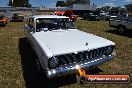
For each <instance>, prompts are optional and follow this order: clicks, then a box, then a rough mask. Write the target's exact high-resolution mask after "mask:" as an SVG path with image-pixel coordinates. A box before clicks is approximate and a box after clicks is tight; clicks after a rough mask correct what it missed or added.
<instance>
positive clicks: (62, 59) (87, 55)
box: [55, 47, 108, 67]
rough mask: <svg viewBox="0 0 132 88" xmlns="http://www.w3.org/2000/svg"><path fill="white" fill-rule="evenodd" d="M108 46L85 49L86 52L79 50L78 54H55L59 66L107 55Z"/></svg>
mask: <svg viewBox="0 0 132 88" xmlns="http://www.w3.org/2000/svg"><path fill="white" fill-rule="evenodd" d="M107 48H108V47H103V48H98V49H94V50H90V51H84V52H78V53H77V54H75V53H71V54H65V55H59V56H55V57H56V58H58V59H59V65H58V67H59V66H64V65H69V64H73V63H81V62H84V61H90V60H92V59H95V58H98V57H102V56H103V55H105V52H106V49H107Z"/></svg>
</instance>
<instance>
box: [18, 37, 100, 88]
mask: <svg viewBox="0 0 132 88" xmlns="http://www.w3.org/2000/svg"><path fill="white" fill-rule="evenodd" d="M19 53H20V55H21V64H22V69H23V77H24V80H25V84H26V87H27V88H58V87H62V86H66V85H70V84H74V83H76V76H75V74H72V75H67V76H61V77H56V78H51V79H46V77H45V76H44V75H43V76H42V74H41V75H40V73H38V71H37V65H36V62H35V58H36V56H35V55H34V52H33V50H32V48H31V47H30V45H29V44H28V43H27V41H26V38H20V39H19ZM99 72H102V70H100V69H99V68H95V69H93V70H91V71H89V74H98V73H99Z"/></svg>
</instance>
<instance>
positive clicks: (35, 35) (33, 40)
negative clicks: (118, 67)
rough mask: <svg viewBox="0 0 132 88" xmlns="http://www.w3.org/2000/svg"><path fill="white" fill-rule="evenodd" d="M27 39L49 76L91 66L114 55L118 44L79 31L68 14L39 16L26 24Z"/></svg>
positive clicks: (74, 71)
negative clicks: (78, 67)
mask: <svg viewBox="0 0 132 88" xmlns="http://www.w3.org/2000/svg"><path fill="white" fill-rule="evenodd" d="M25 31H26V32H27V38H28V41H29V43H30V45H31V46H32V48H33V50H34V52H35V53H36V55H37V56H38V59H37V60H38V61H39V62H40V65H41V66H42V68H43V70H44V71H45V72H46V75H47V77H48V78H51V77H55V76H61V75H66V74H72V73H76V72H77V70H76V69H77V66H80V67H81V68H84V69H86V70H87V69H88V68H90V67H92V66H96V65H99V64H101V63H104V62H106V61H108V60H111V59H112V58H113V56H114V54H113V52H114V47H115V43H113V42H112V41H110V40H107V39H104V38H101V37H98V36H96V35H93V34H90V33H86V32H83V31H80V30H78V29H77V28H76V27H75V25H74V23H73V22H72V21H71V20H70V19H69V18H68V17H66V16H55V15H36V16H32V17H30V18H29V23H28V24H27V25H25Z"/></svg>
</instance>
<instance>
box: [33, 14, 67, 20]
mask: <svg viewBox="0 0 132 88" xmlns="http://www.w3.org/2000/svg"><path fill="white" fill-rule="evenodd" d="M31 17H33V18H36V19H37V18H69V17H66V16H57V15H34V16H31Z"/></svg>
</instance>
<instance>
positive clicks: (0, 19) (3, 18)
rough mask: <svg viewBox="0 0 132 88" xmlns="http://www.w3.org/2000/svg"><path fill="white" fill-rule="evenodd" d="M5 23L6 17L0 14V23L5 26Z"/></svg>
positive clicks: (6, 21)
mask: <svg viewBox="0 0 132 88" xmlns="http://www.w3.org/2000/svg"><path fill="white" fill-rule="evenodd" d="M7 23H8V18H7V17H5V16H4V15H0V25H1V26H6V24H7Z"/></svg>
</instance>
